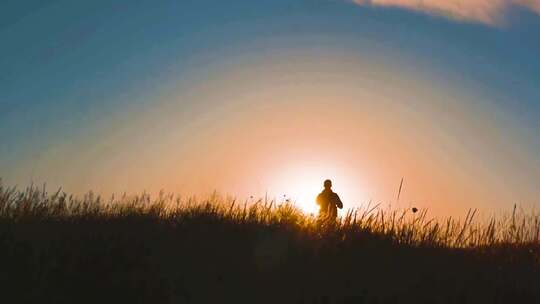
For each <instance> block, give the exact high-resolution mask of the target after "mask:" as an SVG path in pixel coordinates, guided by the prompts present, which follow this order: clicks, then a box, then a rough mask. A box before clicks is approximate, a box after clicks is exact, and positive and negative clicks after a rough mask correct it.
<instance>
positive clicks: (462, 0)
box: [352, 0, 540, 25]
mask: <svg viewBox="0 0 540 304" xmlns="http://www.w3.org/2000/svg"><path fill="white" fill-rule="evenodd" d="M352 1H353V2H354V3H356V4H358V5H369V6H388V7H401V8H406V9H410V10H415V11H421V12H425V13H429V14H435V15H442V16H446V17H448V18H452V19H456V20H463V21H472V22H481V23H485V24H491V25H495V24H498V23H500V22H501V21H502V18H503V15H504V13H505V11H506V10H508V9H509V8H510V7H512V6H521V7H523V8H527V9H530V10H531V11H533V12H536V13H538V14H540V0H352Z"/></svg>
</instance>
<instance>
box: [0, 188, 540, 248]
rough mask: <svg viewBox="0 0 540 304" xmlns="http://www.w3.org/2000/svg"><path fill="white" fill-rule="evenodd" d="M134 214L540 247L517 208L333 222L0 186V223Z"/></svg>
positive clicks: (216, 202)
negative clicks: (486, 214)
mask: <svg viewBox="0 0 540 304" xmlns="http://www.w3.org/2000/svg"><path fill="white" fill-rule="evenodd" d="M137 216H138V217H147V218H152V219H155V220H159V221H163V222H178V221H182V220H185V219H190V218H197V217H204V218H210V219H215V220H220V221H226V222H228V223H233V224H238V225H242V224H252V225H253V224H256V225H263V226H287V227H288V228H290V229H295V230H298V231H300V232H304V233H314V234H316V233H321V232H324V231H328V230H331V231H332V232H333V233H340V234H342V238H343V239H347V238H348V237H351V236H352V235H355V234H362V233H367V234H370V235H377V236H379V237H381V238H384V239H387V240H389V241H392V242H394V243H396V244H403V245H408V246H416V247H437V248H484V247H490V246H500V245H508V246H522V245H531V244H536V245H538V244H540V214H538V213H526V212H524V211H523V210H518V209H517V207H514V209H513V212H512V213H511V214H507V215H502V216H500V217H493V218H491V219H489V220H487V221H486V220H483V221H481V220H479V221H475V216H476V210H469V212H468V213H467V214H466V216H465V218H464V219H455V218H452V217H448V218H447V219H444V220H435V219H431V218H429V217H428V212H427V210H421V211H419V212H412V211H410V210H384V209H383V208H380V205H378V204H377V205H372V204H367V205H366V206H364V207H361V208H357V209H353V210H348V211H347V212H346V214H345V215H344V216H343V217H342V218H339V219H338V220H337V221H336V222H327V221H324V220H321V219H318V218H317V217H316V216H313V215H306V214H304V213H302V212H301V211H300V210H299V209H298V208H296V207H295V205H294V203H290V202H288V201H283V202H278V201H276V200H263V199H259V200H257V201H253V202H248V201H244V202H241V201H238V200H236V199H234V198H223V197H221V196H220V195H218V194H213V195H211V196H210V197H208V198H205V199H200V200H197V199H194V198H190V197H182V196H178V195H174V194H165V193H163V192H162V193H160V194H159V195H157V196H156V197H152V196H151V195H149V194H146V193H143V194H140V195H132V196H128V195H126V194H124V195H122V196H120V197H117V196H114V195H113V196H111V197H110V198H103V197H101V196H99V195H95V194H94V193H92V192H89V193H88V194H86V195H84V196H82V197H75V196H73V195H68V194H67V193H65V192H62V191H61V190H58V191H56V192H54V193H48V192H47V190H46V189H45V186H43V187H36V186H29V187H27V188H26V189H24V190H17V189H16V188H14V187H13V188H8V187H5V186H3V185H2V184H1V183H0V218H1V219H2V220H3V221H12V222H24V221H39V220H47V219H64V220H81V219H96V218H100V219H111V218H124V217H137Z"/></svg>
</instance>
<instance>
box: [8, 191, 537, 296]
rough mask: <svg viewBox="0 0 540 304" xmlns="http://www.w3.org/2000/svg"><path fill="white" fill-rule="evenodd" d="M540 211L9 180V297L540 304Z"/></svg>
mask: <svg viewBox="0 0 540 304" xmlns="http://www.w3.org/2000/svg"><path fill="white" fill-rule="evenodd" d="M539 222H540V217H539V215H538V214H533V213H525V212H523V211H520V210H518V208H514V210H513V212H511V213H509V214H508V215H506V216H501V217H497V218H492V219H490V220H487V221H485V220H479V219H478V218H477V214H476V212H475V211H474V210H471V211H469V213H468V214H467V215H466V217H465V218H463V219H453V218H447V219H445V220H434V219H431V218H429V216H428V213H427V211H426V210H421V211H419V212H413V211H409V210H387V209H383V208H381V207H380V206H379V205H376V204H375V205H371V204H367V205H365V206H364V207H362V208H359V209H355V210H349V211H348V212H346V214H345V215H344V216H343V217H342V218H340V219H338V221H336V222H334V221H325V220H322V219H319V218H317V217H316V216H312V215H305V214H303V213H302V212H301V211H300V210H299V209H298V208H296V207H295V206H294V204H293V203H289V202H287V201H283V202H281V201H273V200H265V199H261V200H256V201H252V200H249V201H239V200H236V199H234V198H227V197H221V196H220V195H217V194H214V195H211V196H209V197H206V198H204V199H195V198H190V197H181V196H177V195H172V194H166V193H161V194H159V195H156V196H151V195H148V194H144V193H143V194H140V195H134V196H128V195H122V196H111V197H107V198H105V197H101V196H99V195H96V194H93V193H88V194H86V195H84V196H81V197H76V196H72V195H69V194H66V193H64V192H63V191H61V190H58V191H55V192H52V193H48V192H47V190H46V189H45V187H35V186H30V187H28V188H26V189H22V190H18V189H16V188H9V187H5V186H3V185H2V184H1V183H0V295H1V299H2V300H3V301H5V302H6V303H55V304H59V303H152V304H158V303H357V304H358V303H475V304H478V303H540V289H539V288H538V286H540V243H539V230H540V223H539Z"/></svg>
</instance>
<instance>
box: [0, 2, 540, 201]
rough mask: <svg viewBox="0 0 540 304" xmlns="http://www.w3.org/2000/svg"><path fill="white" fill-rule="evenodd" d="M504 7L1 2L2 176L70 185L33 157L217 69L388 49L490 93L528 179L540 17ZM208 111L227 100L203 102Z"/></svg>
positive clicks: (532, 171) (390, 60) (407, 70)
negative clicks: (491, 18) (483, 14)
mask: <svg viewBox="0 0 540 304" xmlns="http://www.w3.org/2000/svg"><path fill="white" fill-rule="evenodd" d="M398 2H399V1H398ZM434 2H440V3H443V2H444V1H434ZM448 2H452V1H450V0H448ZM465 9H466V8H465ZM500 14H501V15H502V16H504V22H500V23H492V22H486V21H485V20H482V19H478V20H477V19H475V18H474V17H471V18H466V19H465V20H463V18H456V17H455V16H454V15H453V14H446V13H444V12H443V13H440V12H437V13H435V14H434V13H433V12H432V11H430V10H418V9H411V8H410V7H403V6H401V7H400V5H396V6H392V7H385V6H377V5H376V4H373V5H363V4H362V3H360V2H359V3H357V4H355V3H353V2H352V1H339V0H304V1H292V0H289V1H281V0H271V1H270V0H261V1H243V0H239V1H201V0H197V1H145V0H141V1H117V2H115V3H114V4H111V3H110V1H100V0H97V1H90V2H89V1H61V0H60V1H47V2H46V3H45V2H43V1H9V0H8V1H7V2H3V4H2V9H1V10H0V41H2V42H1V48H0V53H1V56H0V71H2V72H1V74H0V106H1V109H2V110H1V111H0V140H1V142H2V145H0V169H1V170H0V171H1V172H3V173H2V176H1V177H2V178H3V179H4V180H5V181H6V182H7V183H10V184H19V185H23V184H25V183H28V182H29V181H30V180H31V178H35V176H32V175H39V176H40V179H39V181H41V182H46V181H48V180H51V179H54V180H55V181H56V182H57V183H58V184H66V183H68V180H67V177H66V176H63V177H58V176H56V177H51V176H49V175H48V174H49V173H47V170H50V169H47V170H46V169H43V170H44V171H43V172H41V173H39V174H38V173H36V172H33V171H34V170H36V169H32V168H34V167H35V166H39V165H32V166H30V165H28V164H29V162H37V163H39V162H41V163H44V164H42V165H41V166H43V167H44V168H47V166H46V164H47V162H49V161H48V159H47V157H41V156H40V155H41V154H43V153H48V152H47V151H49V152H50V151H53V152H54V153H56V152H58V151H57V150H58V149H60V150H61V149H67V148H65V147H66V146H69V145H70V143H73V142H75V141H77V140H81V139H83V138H94V137H95V136H97V135H95V134H101V133H99V132H100V131H99V130H109V129H110V128H114V126H115V124H114V122H118V120H121V121H122V120H124V121H127V122H126V123H128V122H129V120H130V118H129V116H127V117H128V118H125V117H124V116H122V115H125V113H132V112H136V113H140V112H144V111H145V109H148V108H153V107H155V106H158V105H159V106H161V104H160V103H159V102H158V100H161V99H162V98H165V97H164V96H170V95H171V94H174V93H175V92H177V91H178V90H181V89H182V88H189V87H191V86H192V85H193V84H200V83H201V82H205V81H206V79H208V78H209V77H211V75H214V73H216V71H220V72H223V71H225V72H224V73H226V71H227V69H229V68H231V67H234V66H236V65H242V64H244V62H249V61H250V60H252V61H257V60H259V59H260V58H271V57H272V56H274V55H275V54H280V53H287V52H294V51H295V50H296V51H298V52H299V53H301V52H302V51H301V50H308V51H307V52H308V53H309V52H311V51H313V52H315V51H318V50H321V51H324V50H327V49H331V50H333V51H332V52H338V53H339V52H340V51H342V52H347V53H349V52H350V53H354V54H360V55H362V54H368V55H369V56H367V57H366V58H369V60H373V58H375V57H376V58H377V59H376V60H380V62H384V63H385V64H386V65H389V66H394V67H395V68H396V69H400V70H401V71H402V74H401V76H400V77H404V76H403V75H407V74H415V75H416V74H421V75H423V76H422V77H425V78H427V79H430V78H431V79H437V80H438V81H439V82H441V83H443V84H444V83H448V84H449V86H451V87H452V88H454V89H453V90H452V91H455V90H457V91H460V90H462V91H467V92H473V94H474V96H477V97H478V100H473V99H471V100H470V101H468V102H470V103H478V107H480V108H481V109H485V110H486V113H492V112H491V111H493V113H499V114H496V115H499V116H498V118H497V119H498V121H502V122H503V123H504V125H505V126H509V127H508V128H510V129H511V130H509V133H508V134H510V135H508V136H512V137H515V138H512V139H508V138H505V137H502V138H501V139H500V140H501V141H503V143H502V144H503V145H504V144H505V143H504V141H505V140H507V139H508V140H509V141H508V145H513V146H516V147H517V149H520V150H524V151H525V152H526V153H525V154H524V155H527V156H526V159H524V160H522V161H523V162H526V163H527V164H528V165H527V166H525V170H526V171H527V172H523V174H524V175H525V176H526V177H527V178H539V177H540V161H539V159H540V157H539V155H540V136H539V133H538V130H539V129H540V119H538V117H539V115H540V101H539V100H540V56H539V54H540V39H539V37H540V16H539V15H538V14H537V13H536V12H535V11H534V10H533V9H528V8H527V7H523V6H517V5H516V6H509V7H508V8H506V9H505V10H504V11H502V12H500ZM375 55H376V56H375ZM313 64H315V63H313ZM405 77H406V76H405ZM411 77H413V76H411ZM239 85H241V84H239ZM186 90H188V91H189V89H186ZM198 103H199V101H198V100H196V99H185V100H183V101H182V102H181V103H180V104H179V109H180V111H185V112H186V113H187V112H189V111H191V109H193V108H196V107H197V106H198V105H197V104H198ZM206 106H207V107H211V108H212V109H213V108H214V107H218V108H219V105H214V104H212V103H210V104H208V105H205V106H200V105H199V107H202V109H203V111H204V109H205V108H204V107H206ZM475 106H476V105H475ZM494 115H495V114H494ZM433 123H434V124H436V123H437V119H434V122H433ZM178 128H179V130H180V131H181V129H182V128H183V125H182V124H179V125H178ZM505 128H506V127H505ZM180 131H179V132H180ZM194 136H197V134H194ZM468 140H471V141H482V139H481V138H470V139H468ZM70 149H71V148H70ZM68 150H69V149H67V150H65V151H64V152H62V151H60V152H59V153H68V152H67V151H68ZM55 151H56V152H55ZM69 151H76V150H69ZM53 152H50V153H53ZM70 153H71V152H70ZM75 153H76V152H75ZM95 157H97V156H95ZM486 157H488V156H486ZM488 158H489V157H488ZM89 159H90V161H92V160H93V159H92V156H90V158H89ZM497 159H498V160H500V159H504V155H502V156H501V157H499V158H497ZM493 161H494V162H496V161H497V160H493ZM494 165H495V164H494ZM486 166H488V167H489V166H490V164H489V163H488V164H486ZM29 168H30V169H29ZM496 172H499V171H496ZM522 178H524V177H522ZM83 184H84V183H83ZM84 185H85V186H88V187H91V186H92V185H93V184H84ZM533 186H534V185H533V184H531V186H527V187H529V188H531V187H533ZM81 187H82V186H81ZM73 188H74V189H75V188H77V187H73ZM529 191H530V193H536V192H534V189H529ZM529 199H531V198H530V197H529Z"/></svg>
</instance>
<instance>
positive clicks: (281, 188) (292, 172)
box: [273, 162, 358, 215]
mask: <svg viewBox="0 0 540 304" xmlns="http://www.w3.org/2000/svg"><path fill="white" fill-rule="evenodd" d="M278 175H279V176H278V177H277V178H276V180H277V181H278V182H276V183H275V186H274V187H273V188H274V189H275V190H277V191H278V192H279V193H278V195H280V196H281V197H282V198H284V199H285V200H289V201H290V202H292V203H293V204H294V205H295V206H296V207H298V208H300V210H302V211H303V212H304V213H306V214H312V215H317V214H318V213H319V206H318V205H317V203H316V202H315V199H316V197H317V195H318V194H319V193H320V192H321V191H322V190H323V182H324V180H326V179H331V180H332V181H333V183H334V187H333V188H332V189H333V190H334V192H336V193H338V194H339V196H340V197H341V199H342V200H343V201H344V203H345V205H346V206H345V209H347V203H349V206H348V207H351V205H350V203H351V202H348V201H347V198H350V197H352V196H351V194H352V192H353V191H354V190H355V187H353V186H352V185H351V184H350V182H349V179H348V178H347V176H348V174H346V173H345V172H344V170H340V169H339V166H332V163H331V162H328V163H325V164H324V165H321V164H316V163H307V162H306V163H304V164H302V165H296V166H291V167H290V169H287V170H283V171H282V172H281V174H278ZM356 189H358V187H356Z"/></svg>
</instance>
